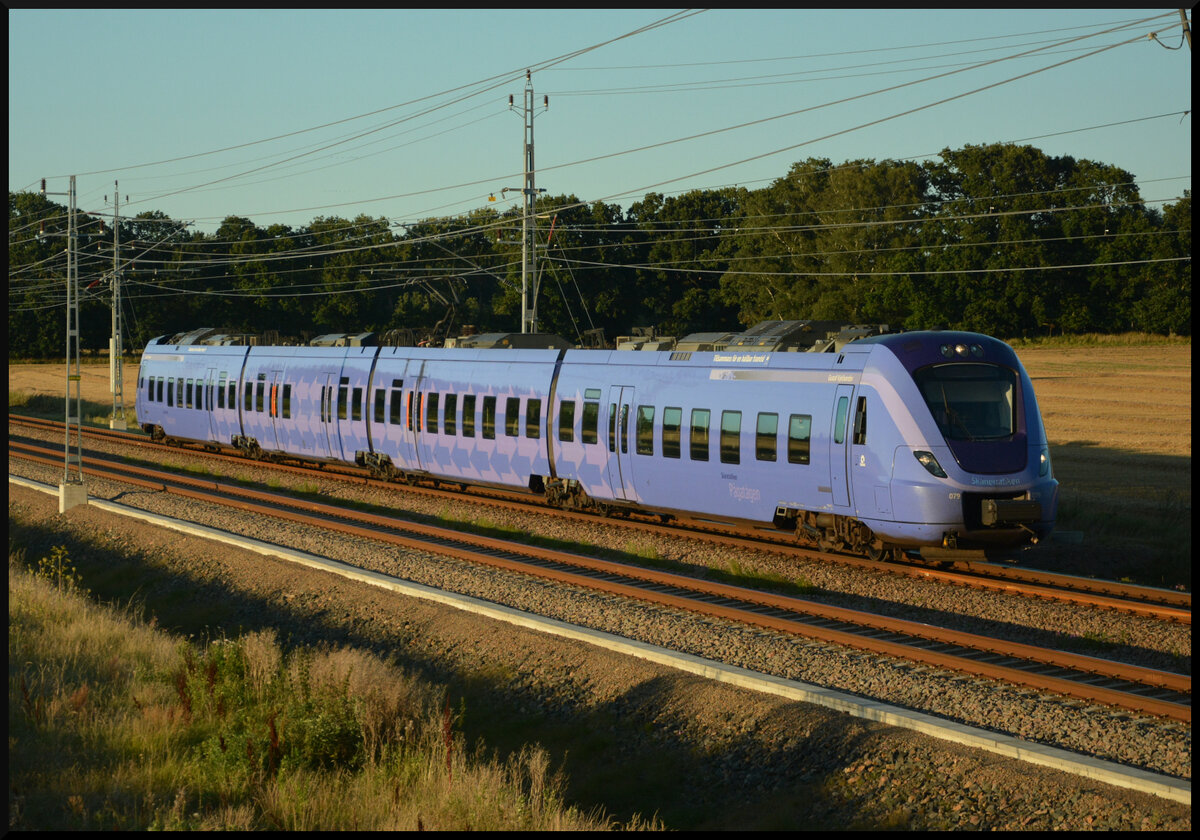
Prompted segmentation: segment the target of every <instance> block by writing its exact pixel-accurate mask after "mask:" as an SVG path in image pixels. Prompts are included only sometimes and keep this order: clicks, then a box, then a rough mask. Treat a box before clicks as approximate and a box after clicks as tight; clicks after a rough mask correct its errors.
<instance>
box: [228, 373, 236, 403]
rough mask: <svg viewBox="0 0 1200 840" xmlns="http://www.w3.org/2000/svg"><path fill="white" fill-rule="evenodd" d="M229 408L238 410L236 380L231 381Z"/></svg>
mask: <svg viewBox="0 0 1200 840" xmlns="http://www.w3.org/2000/svg"><path fill="white" fill-rule="evenodd" d="M229 407H230V408H233V409H236V408H237V380H236V379H230V380H229Z"/></svg>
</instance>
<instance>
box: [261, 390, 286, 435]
mask: <svg viewBox="0 0 1200 840" xmlns="http://www.w3.org/2000/svg"><path fill="white" fill-rule="evenodd" d="M268 379H269V382H270V384H269V386H268V387H269V390H268V391H267V399H268V400H269V401H270V402H269V403H268V404H267V417H269V418H270V420H271V439H270V444H271V448H272V449H286V448H287V447H286V446H285V443H284V441H285V440H286V436H287V430H286V429H285V428H284V427H283V426H281V425H280V423H279V420H280V416H279V415H280V411H281V410H282V407H283V371H281V370H273V371H271V372H270V374H269V376H268ZM264 448H266V447H264Z"/></svg>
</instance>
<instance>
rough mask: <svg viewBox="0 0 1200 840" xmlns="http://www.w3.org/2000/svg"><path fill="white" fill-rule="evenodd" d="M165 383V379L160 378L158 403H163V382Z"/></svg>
mask: <svg viewBox="0 0 1200 840" xmlns="http://www.w3.org/2000/svg"><path fill="white" fill-rule="evenodd" d="M165 381H166V380H164V379H163V377H161V376H160V377H158V400H157V401H158V402H162V401H163V382H165Z"/></svg>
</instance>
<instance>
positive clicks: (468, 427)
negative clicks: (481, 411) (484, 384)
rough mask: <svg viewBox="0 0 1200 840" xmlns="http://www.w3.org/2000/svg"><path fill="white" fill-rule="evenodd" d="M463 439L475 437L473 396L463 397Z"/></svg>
mask: <svg viewBox="0 0 1200 840" xmlns="http://www.w3.org/2000/svg"><path fill="white" fill-rule="evenodd" d="M462 427H463V437H475V395H474V394H464V395H463V422H462Z"/></svg>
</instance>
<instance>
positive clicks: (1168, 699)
mask: <svg viewBox="0 0 1200 840" xmlns="http://www.w3.org/2000/svg"><path fill="white" fill-rule="evenodd" d="M9 453H10V458H13V457H16V458H26V459H30V460H35V461H38V462H41V463H45V464H50V465H60V464H61V451H56V450H55V449H54V448H52V447H50V446H47V445H45V444H32V443H22V442H14V441H12V440H10V446H9ZM84 469H85V472H87V473H89V474H91V475H94V476H96V477H101V478H105V479H109V480H113V481H119V482H123V483H127V484H134V485H137V486H141V487H144V488H149V489H154V490H156V491H163V492H170V493H176V494H180V495H183V496H186V497H189V498H194V499H197V500H201V501H205V502H210V503H214V502H215V503H218V504H224V505H229V506H233V507H237V508H239V509H242V510H247V511H251V512H253V513H255V514H257V515H262V516H273V517H277V518H281V519H287V520H290V521H293V522H298V523H302V524H304V525H308V526H312V527H319V528H326V529H331V530H336V531H339V532H341V533H346V534H352V535H354V536H358V537H362V538H366V539H371V540H376V541H383V542H386V543H389V544H392V545H399V546H403V547H405V548H408V549H411V550H417V551H426V552H434V553H438V554H444V555H449V556H453V557H457V558H459V559H464V560H468V561H470V562H474V563H484V564H487V565H490V566H493V567H498V568H503V569H506V570H510V571H516V572H519V573H521V574H525V575H533V576H537V577H540V578H545V579H550V580H554V581H556V582H559V583H569V584H572V585H575V586H582V587H586V588H589V589H594V590H600V591H604V592H608V593H611V594H615V595H619V596H622V597H628V598H636V599H638V600H641V601H647V602H651V603H655V604H659V605H663V606H667V607H671V608H674V609H680V610H687V611H689V612H692V613H700V614H703V615H706V616H710V617H713V618H717V619H723V620H728V621H733V622H737V623H740V624H746V625H753V626H757V627H761V628H764V629H766V630H769V631H772V632H778V633H787V634H791V635H795V636H799V637H804V638H808V639H814V640H818V641H821V642H824V643H828V644H836V645H844V646H850V647H854V648H858V649H862V650H868V651H871V652H872V653H875V654H882V655H886V656H891V657H896V658H900V659H904V660H907V661H910V662H917V663H920V664H922V665H925V666H930V667H936V668H944V669H950V670H954V671H959V672H962V673H966V674H970V675H971V676H974V677H980V678H986V679H992V680H1000V681H1003V682H1006V683H1010V684H1014V685H1019V686H1024V687H1027V688H1030V689H1033V690H1036V691H1040V692H1051V693H1054V694H1059V695H1063V696H1066V697H1073V698H1078V699H1081V700H1086V701H1088V702H1092V703H1101V704H1105V705H1109V706H1116V707H1119V708H1124V709H1129V710H1132V711H1136V712H1139V713H1143V714H1148V715H1154V716H1160V717H1165V718H1169V719H1173V720H1179V721H1186V722H1190V720H1191V678H1190V676H1187V675H1182V674H1173V673H1170V672H1166V671H1161V670H1155V669H1148V668H1141V667H1138V666H1134V665H1128V664H1122V663H1116V662H1111V661H1109V660H1104V659H1098V658H1094V657H1089V656H1082V655H1079V654H1074V653H1068V652H1063V651H1057V650H1053V649H1049V648H1042V647H1036V646H1032V645H1026V644H1021V643H1017V642H1013V641H1008V640H1004V639H997V638H992V637H988V636H981V635H977V634H972V633H965V632H962V631H956V630H950V629H947V628H940V627H934V626H931V625H928V624H923V623H918V622H912V621H906V620H904V619H899V618H894V617H889V616H882V615H876V614H872V613H868V612H863V611H860V610H850V609H845V608H840V607H833V606H829V605H827V604H820V603H816V602H814V601H810V600H806V599H802V598H796V597H791V596H785V595H778V594H774V593H768V592H761V591H757V590H752V589H747V588H745V587H739V586H732V585H729V584H724V583H718V582H713V581H706V580H700V579H697V578H694V577H689V576H685V575H681V574H677V573H673V572H665V571H661V570H656V569H646V568H643V567H639V566H635V565H629V564H626V563H617V562H613V561H608V560H600V559H597V558H592V557H586V556H583V555H580V554H574V553H570V552H564V551H558V550H553V549H544V548H537V547H532V546H529V545H527V544H524V543H521V542H518V541H514V540H502V539H497V538H494V537H483V536H478V535H473V534H467V533H464V532H462V531H459V530H457V529H451V528H446V527H441V526H431V525H424V524H420V523H415V522H407V521H403V520H398V519H396V518H395V517H392V516H382V515H379V514H373V513H365V512H359V511H353V510H347V509H345V508H342V507H336V506H333V505H328V504H324V503H320V502H312V501H306V500H300V499H295V498H291V497H287V496H284V495H282V494H279V493H267V492H263V491H260V490H253V489H249V488H245V487H242V486H238V485H231V484H225V483H221V482H215V481H213V480H211V479H203V478H196V477H191V476H179V475H175V474H172V473H168V472H165V471H163V470H160V469H155V468H150V467H144V466H134V465H129V464H122V463H117V462H115V461H109V460H104V459H100V458H96V457H88V458H85V461H84Z"/></svg>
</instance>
